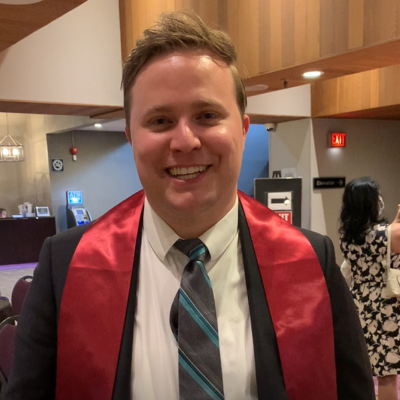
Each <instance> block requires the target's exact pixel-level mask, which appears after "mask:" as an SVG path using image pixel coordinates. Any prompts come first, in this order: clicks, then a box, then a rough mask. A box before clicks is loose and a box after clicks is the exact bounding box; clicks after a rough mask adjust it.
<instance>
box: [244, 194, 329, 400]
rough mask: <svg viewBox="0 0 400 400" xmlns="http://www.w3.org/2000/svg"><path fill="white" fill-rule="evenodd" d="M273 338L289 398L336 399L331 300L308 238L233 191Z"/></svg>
mask: <svg viewBox="0 0 400 400" xmlns="http://www.w3.org/2000/svg"><path fill="white" fill-rule="evenodd" d="M239 200H240V203H241V204H242V207H243V211H244V213H245V215H246V220H247V224H248V226H249V230H250V236H251V239H252V242H253V246H254V251H255V254H256V258H257V263H258V266H259V269H260V274H261V279H262V281H263V285H264V290H265V294H266V297H267V302H268V308H269V310H270V313H271V319H272V323H273V325H274V329H275V334H276V338H277V342H278V348H279V356H280V359H281V364H282V371H283V378H284V381H285V388H286V391H287V394H288V397H289V400H321V399H324V400H337V386H336V364H335V350H334V340H333V321H332V310H331V302H330V298H329V294H328V289H327V287H326V282H325V278H324V275H323V272H322V269H321V266H320V265H319V261H318V258H317V255H316V254H315V252H314V249H313V248H312V246H311V244H310V242H309V241H308V240H307V239H306V238H305V237H304V236H303V235H302V234H301V233H300V232H299V231H298V230H297V229H296V228H294V227H293V226H292V225H290V224H288V223H287V222H285V221H284V220H283V219H282V218H280V217H278V216H277V215H276V214H275V213H274V212H272V211H271V210H269V209H268V208H266V207H264V206H263V205H262V204H260V203H259V202H257V201H254V200H253V199H251V198H250V197H248V196H246V195H245V194H243V193H241V192H239Z"/></svg>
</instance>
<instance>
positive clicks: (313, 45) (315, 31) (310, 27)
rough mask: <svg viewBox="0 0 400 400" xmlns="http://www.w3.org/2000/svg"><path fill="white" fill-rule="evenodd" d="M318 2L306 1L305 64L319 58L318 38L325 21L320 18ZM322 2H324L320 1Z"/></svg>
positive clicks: (314, 0)
mask: <svg viewBox="0 0 400 400" xmlns="http://www.w3.org/2000/svg"><path fill="white" fill-rule="evenodd" d="M320 1H321V0H307V2H306V6H307V26H306V29H307V53H306V54H307V62H309V61H314V60H317V59H318V58H321V53H320V46H321V43H320V36H321V25H322V23H324V22H325V21H321V18H320V13H321V11H320ZM322 1H324V0H322Z"/></svg>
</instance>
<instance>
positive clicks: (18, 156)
mask: <svg viewBox="0 0 400 400" xmlns="http://www.w3.org/2000/svg"><path fill="white" fill-rule="evenodd" d="M6 116H7V135H6V136H4V138H3V139H1V140H0V161H7V162H12V161H24V160H25V153H24V146H23V145H22V144H21V143H20V142H18V140H15V139H13V138H12V137H11V136H10V134H9V132H8V113H7V114H6Z"/></svg>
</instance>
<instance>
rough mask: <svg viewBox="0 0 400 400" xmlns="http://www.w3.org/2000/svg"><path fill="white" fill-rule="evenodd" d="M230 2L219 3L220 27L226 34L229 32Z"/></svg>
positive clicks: (223, 0) (226, 0) (221, 0)
mask: <svg viewBox="0 0 400 400" xmlns="http://www.w3.org/2000/svg"><path fill="white" fill-rule="evenodd" d="M228 1H229V0H219V1H218V25H219V27H220V29H222V30H224V31H225V32H228Z"/></svg>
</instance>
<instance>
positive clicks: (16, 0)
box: [0, 0, 42, 6]
mask: <svg viewBox="0 0 400 400" xmlns="http://www.w3.org/2000/svg"><path fill="white" fill-rule="evenodd" d="M41 1H42V0H0V4H12V5H14V6H22V5H24V4H33V3H40V2H41Z"/></svg>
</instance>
